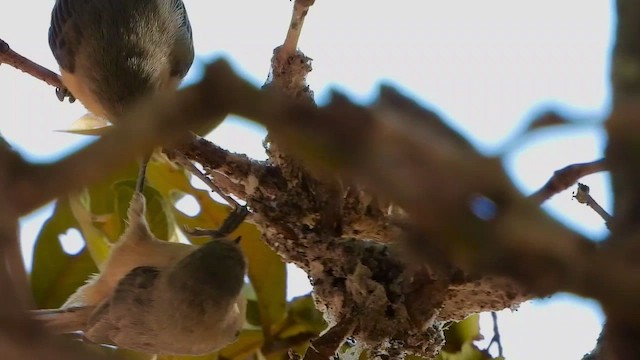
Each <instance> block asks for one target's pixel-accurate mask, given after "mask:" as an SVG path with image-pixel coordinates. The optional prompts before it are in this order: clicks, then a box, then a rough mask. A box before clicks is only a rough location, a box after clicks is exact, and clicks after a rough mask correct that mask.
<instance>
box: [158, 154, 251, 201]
mask: <svg viewBox="0 0 640 360" xmlns="http://www.w3.org/2000/svg"><path fill="white" fill-rule="evenodd" d="M170 155H171V160H173V161H175V162H177V163H178V164H180V165H181V166H182V167H184V168H185V169H187V170H189V172H190V173H192V174H193V175H195V177H197V178H198V179H200V180H202V182H203V183H205V184H207V186H209V187H210V188H211V190H213V191H214V192H216V193H217V194H218V195H220V197H222V198H223V199H224V200H225V201H226V202H227V204H229V205H230V206H231V207H233V208H234V209H237V208H240V207H242V205H240V204H239V203H238V202H237V201H236V200H235V199H234V198H232V197H231V196H229V195H227V194H226V193H225V192H224V191H223V190H222V189H220V187H219V186H218V185H216V184H215V183H214V182H213V181H212V180H211V179H210V178H209V177H208V176H207V175H205V174H203V173H202V172H201V171H200V170H199V169H198V168H197V167H196V166H195V165H194V164H193V163H192V162H191V161H190V160H189V159H187V158H186V157H185V156H184V155H182V154H181V153H179V152H177V151H172V152H171V153H170Z"/></svg>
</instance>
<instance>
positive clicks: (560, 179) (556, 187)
mask: <svg viewBox="0 0 640 360" xmlns="http://www.w3.org/2000/svg"><path fill="white" fill-rule="evenodd" d="M605 170H607V166H606V164H605V160H604V159H599V160H596V161H592V162H588V163H580V164H573V165H569V166H566V167H564V168H562V169H560V170H557V171H555V172H554V173H553V176H552V177H551V179H549V181H547V183H546V184H544V186H543V187H542V188H540V190H538V191H536V192H535V193H533V194H531V195H529V198H530V199H532V200H533V201H535V202H536V203H538V204H542V203H543V202H545V201H546V200H548V199H549V198H551V197H552V196H553V195H555V194H558V193H560V192H562V191H564V190H566V189H568V188H570V187H571V186H573V184H575V183H576V181H578V180H579V179H580V178H582V177H584V176H587V175H591V174H595V173H597V172H601V171H605Z"/></svg>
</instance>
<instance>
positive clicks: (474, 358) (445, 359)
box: [436, 342, 493, 360]
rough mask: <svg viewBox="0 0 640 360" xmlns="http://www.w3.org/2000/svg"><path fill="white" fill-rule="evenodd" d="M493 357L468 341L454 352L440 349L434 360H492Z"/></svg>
mask: <svg viewBox="0 0 640 360" xmlns="http://www.w3.org/2000/svg"><path fill="white" fill-rule="evenodd" d="M492 359H493V358H492V357H491V356H490V355H488V354H486V353H485V352H483V351H480V350H479V349H478V348H477V347H476V346H475V345H473V344H472V343H470V342H468V343H466V344H464V345H463V346H462V349H461V350H460V351H459V352H456V353H453V354H452V353H448V352H446V351H441V352H440V354H439V355H438V357H437V358H436V360H492Z"/></svg>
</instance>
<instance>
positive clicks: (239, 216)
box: [184, 206, 249, 239]
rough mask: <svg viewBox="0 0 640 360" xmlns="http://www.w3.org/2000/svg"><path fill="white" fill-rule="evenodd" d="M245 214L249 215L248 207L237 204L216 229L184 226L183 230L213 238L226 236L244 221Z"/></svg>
mask: <svg viewBox="0 0 640 360" xmlns="http://www.w3.org/2000/svg"><path fill="white" fill-rule="evenodd" d="M247 215H249V209H248V208H247V207H246V206H238V207H236V208H235V209H233V211H231V212H230V213H229V215H228V216H227V218H226V219H224V221H223V222H222V225H220V227H219V228H217V229H201V228H195V229H189V228H187V227H185V228H184V231H185V232H186V233H187V234H189V235H192V236H210V237H212V238H214V239H219V238H223V237H227V236H229V235H230V234H231V233H232V232H234V231H235V230H236V229H237V228H238V227H239V226H240V225H241V224H242V223H243V222H244V220H245V219H246V218H247Z"/></svg>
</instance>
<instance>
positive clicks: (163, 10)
mask: <svg viewBox="0 0 640 360" xmlns="http://www.w3.org/2000/svg"><path fill="white" fill-rule="evenodd" d="M49 47H50V48H51V51H52V52H53V56H54V57H55V59H56V61H57V62H58V65H60V73H61V75H62V82H63V84H64V85H65V87H66V89H59V90H60V92H59V93H58V95H59V98H60V100H63V99H64V96H67V95H68V96H71V97H72V98H75V99H78V100H80V102H81V103H82V104H83V105H84V106H85V107H86V108H87V110H89V111H90V112H91V113H92V114H93V115H95V116H97V117H99V118H103V119H107V120H109V121H110V122H112V123H113V124H117V123H118V122H119V121H120V120H121V119H122V117H123V115H124V114H125V113H126V112H127V111H128V110H129V109H130V108H131V106H132V105H134V104H135V103H137V102H138V101H140V100H141V99H144V98H147V97H150V96H153V95H154V94H156V93H158V92H161V91H167V90H175V89H176V88H177V87H178V85H179V84H180V81H181V80H182V79H183V78H184V76H185V75H186V74H187V71H189V68H190V67H191V64H192V63H193V58H194V50H193V37H192V33H191V25H190V23H189V17H188V16H187V11H186V9H185V7H184V4H183V2H182V0H56V3H55V5H54V7H53V11H52V13H51V27H50V28H49ZM149 156H150V155H147V156H146V157H144V159H142V160H141V166H140V175H139V183H138V186H137V190H138V191H142V187H143V185H144V175H145V172H146V165H147V162H148V159H149Z"/></svg>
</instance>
